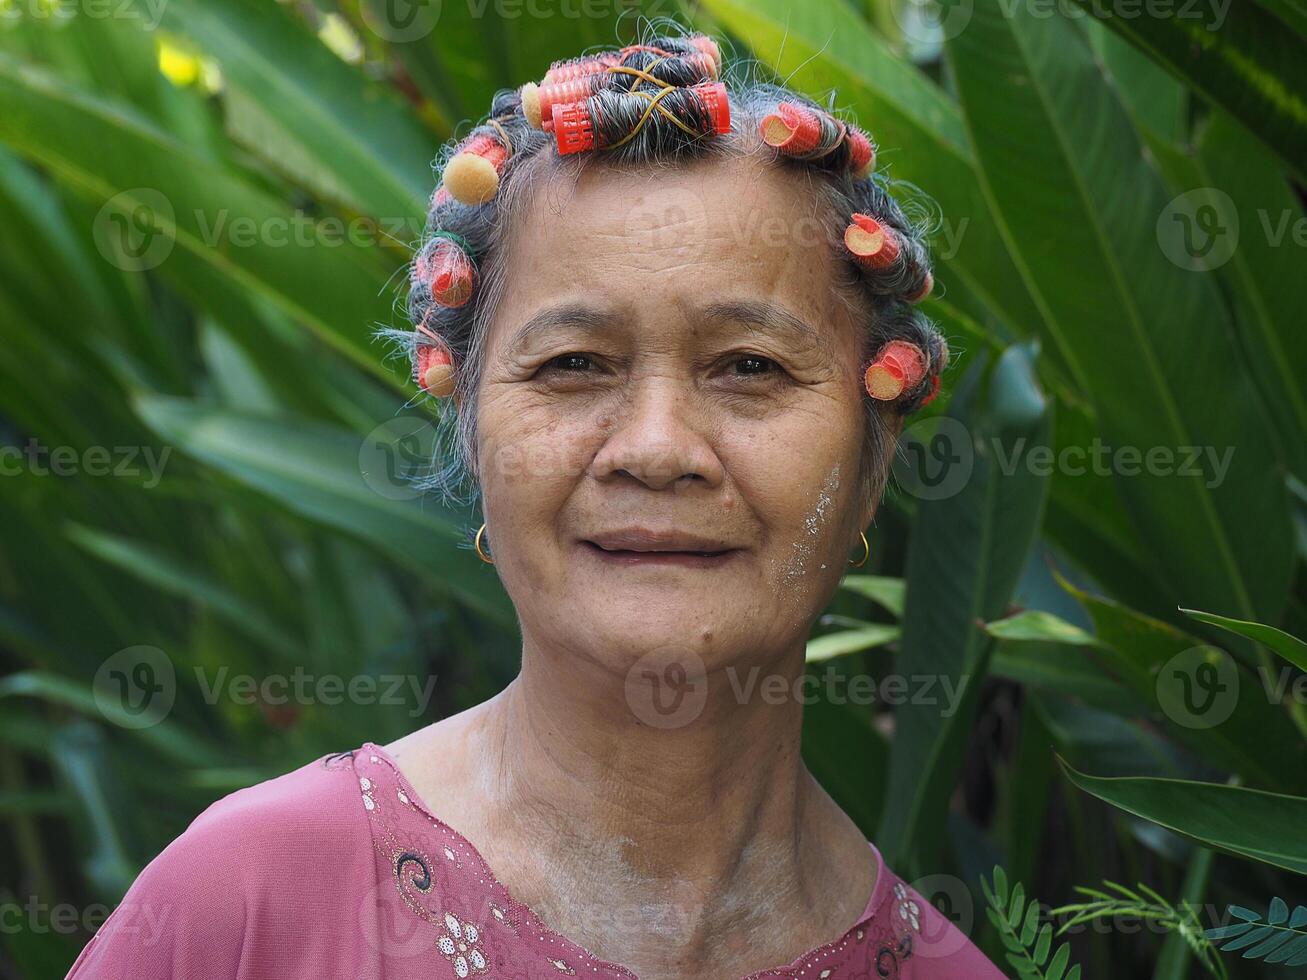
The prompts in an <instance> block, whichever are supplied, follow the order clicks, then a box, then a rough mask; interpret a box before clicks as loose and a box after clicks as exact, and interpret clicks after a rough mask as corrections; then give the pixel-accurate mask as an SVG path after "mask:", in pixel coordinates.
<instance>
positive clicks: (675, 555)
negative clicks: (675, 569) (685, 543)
mask: <svg viewBox="0 0 1307 980" xmlns="http://www.w3.org/2000/svg"><path fill="white" fill-rule="evenodd" d="M581 543H582V544H583V545H584V546H585V548H586V549H587V550H588V551H590V552H592V553H593V554H595V555H597V556H598V557H600V558H602V559H605V560H608V561H618V562H624V563H627V564H693V565H707V564H716V563H718V562H721V561H724V560H725V559H727V558H729V557H730V556H731V555H734V554H735V553H736V552H737V551H738V550H739V549H737V548H727V549H725V550H723V551H634V550H630V549H625V548H604V547H602V546H601V545H597V544H595V543H594V542H593V541H582V542H581Z"/></svg>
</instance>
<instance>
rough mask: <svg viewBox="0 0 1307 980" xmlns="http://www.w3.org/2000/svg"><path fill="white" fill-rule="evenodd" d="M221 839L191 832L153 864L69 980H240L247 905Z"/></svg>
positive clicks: (201, 829) (200, 830)
mask: <svg viewBox="0 0 1307 980" xmlns="http://www.w3.org/2000/svg"><path fill="white" fill-rule="evenodd" d="M216 836H217V835H215V834H213V833H212V832H211V831H210V830H209V828H208V827H205V826H197V825H196V824H192V826H191V828H190V829H189V830H187V831H186V832H185V833H184V834H182V835H181V836H180V837H178V838H177V839H176V840H175V841H173V842H172V843H171V844H169V845H168V846H167V847H166V848H165V849H164V850H163V851H162V852H161V853H160V854H159V855H158V857H156V858H155V859H154V860H153V861H151V862H150V864H149V865H148V866H147V867H146V868H145V870H144V871H142V872H141V874H140V876H139V877H137V879H136V881H135V882H134V883H133V884H132V886H131V888H130V889H128V891H127V894H126V895H125V896H124V897H123V900H122V902H121V903H119V905H118V907H117V908H115V909H114V911H113V913H112V914H111V915H110V916H109V917H108V918H107V919H106V920H105V921H104V923H103V924H102V925H101V926H100V929H99V931H97V932H96V934H95V935H94V936H93V937H92V938H91V941H90V942H89V943H87V945H86V947H85V948H84V949H83V950H82V952H81V955H80V956H78V958H77V960H76V962H75V963H73V967H72V970H71V971H70V972H69V974H68V978H67V980H200V978H203V980H237V978H238V977H239V976H240V972H241V958H242V948H243V946H244V935H245V898H244V895H243V894H242V889H241V888H240V884H239V883H240V881H241V875H240V874H239V873H234V872H236V869H233V868H230V867H225V866H224V865H225V864H228V863H231V859H230V858H226V859H224V855H223V854H222V853H221V852H220V851H219V849H218V847H217V846H215V845H216V844H217V843H218V841H217V840H216ZM239 851H240V848H239V847H235V848H228V853H232V852H235V853H239Z"/></svg>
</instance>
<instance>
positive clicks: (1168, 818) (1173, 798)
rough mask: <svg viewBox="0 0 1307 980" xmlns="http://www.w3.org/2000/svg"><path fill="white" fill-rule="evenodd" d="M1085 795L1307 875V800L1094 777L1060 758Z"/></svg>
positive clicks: (1171, 781)
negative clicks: (1304, 830) (1303, 830)
mask: <svg viewBox="0 0 1307 980" xmlns="http://www.w3.org/2000/svg"><path fill="white" fill-rule="evenodd" d="M1062 767H1063V769H1064V770H1065V771H1066V774H1067V778H1068V779H1070V780H1071V782H1072V783H1074V784H1075V785H1076V786H1078V787H1080V788H1081V789H1082V790H1084V791H1085V792H1086V793H1089V794H1091V795H1093V796H1096V797H1098V798H1099V799H1100V800H1103V801H1105V802H1107V803H1110V804H1112V805H1113V806H1115V807H1117V808H1118V809H1121V810H1124V811H1126V812H1127V813H1133V814H1135V815H1136V816H1139V817H1142V818H1144V819H1145V820H1150V821H1152V822H1153V823H1156V824H1158V825H1159V826H1162V827H1165V828H1166V829H1168V830H1171V831H1173V832H1175V833H1177V834H1180V835H1181V836H1183V837H1187V838H1189V839H1190V840H1193V841H1195V842H1197V843H1199V844H1201V845H1203V846H1204V847H1212V848H1216V849H1217V850H1220V851H1225V852H1226V853H1228V854H1234V855H1237V856H1239V857H1243V858H1249V859H1252V860H1256V861H1262V862H1265V863H1266V864H1270V865H1273V866H1275V867H1277V868H1284V869H1286V870H1288V871H1294V872H1297V873H1298V874H1307V836H1305V835H1304V834H1303V833H1302V828H1303V827H1307V799H1304V798H1302V797H1298V796H1287V795H1284V794H1281V793H1267V792H1263V791H1261V790H1254V789H1245V788H1244V787H1241V786H1225V785H1220V784H1215V783H1200V782H1192V781H1188V780H1182V779H1155V778H1151V777H1142V776H1125V777H1117V778H1110V777H1101V776H1090V775H1086V774H1085V773H1081V772H1078V771H1076V770H1075V769H1073V768H1071V766H1069V765H1067V764H1066V762H1064V761H1063V762H1062Z"/></svg>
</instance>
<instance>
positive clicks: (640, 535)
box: [584, 528, 736, 557]
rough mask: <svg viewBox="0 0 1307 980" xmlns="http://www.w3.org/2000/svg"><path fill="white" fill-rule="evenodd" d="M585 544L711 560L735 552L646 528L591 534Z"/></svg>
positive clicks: (692, 536) (699, 538)
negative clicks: (710, 558)
mask: <svg viewBox="0 0 1307 980" xmlns="http://www.w3.org/2000/svg"><path fill="white" fill-rule="evenodd" d="M584 540H585V543H586V544H590V545H594V546H595V547H597V548H599V549H601V550H603V551H609V552H625V553H632V552H634V553H638V554H647V555H657V554H689V555H697V556H699V557H715V556H717V555H721V554H725V553H726V552H729V551H734V550H736V549H735V548H733V547H732V546H731V545H730V543H729V542H725V541H722V540H720V539H718V538H711V537H707V536H703V535H697V534H689V533H686V532H683V531H654V530H650V529H648V528H626V529H624V530H621V531H608V532H604V533H602V534H595V535H591V536H590V537H589V538H586V539H584Z"/></svg>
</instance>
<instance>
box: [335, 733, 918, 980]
mask: <svg viewBox="0 0 1307 980" xmlns="http://www.w3.org/2000/svg"><path fill="white" fill-rule="evenodd" d="M359 756H363V757H365V758H367V759H368V760H369V761H370V762H371V763H374V764H376V763H381V764H384V766H385V769H386V771H388V773H389V774H390V776H391V778H392V779H393V780H394V782H395V794H393V795H394V796H395V797H396V798H397V799H398V801H399V802H400V803H401V804H403V805H405V806H407V807H409V808H411V809H412V810H413V811H414V812H416V813H417V814H419V815H421V816H422V817H425V818H426V819H427V820H428V821H430V823H431V824H432V826H434V827H436V828H437V829H438V830H440V831H441V832H443V833H444V834H446V835H447V836H448V837H449V838H451V840H452V841H453V842H454V843H455V844H456V845H457V846H458V848H459V849H460V850H462V851H463V852H464V853H465V856H466V857H467V859H469V860H470V861H471V862H472V863H473V864H474V865H475V866H476V868H477V870H478V872H479V874H478V877H479V878H480V880H481V882H482V883H483V884H484V885H485V886H486V887H487V889H488V890H489V891H490V892H491V893H492V894H494V896H495V897H496V898H500V899H502V900H503V902H504V903H505V904H506V905H507V907H508V908H511V909H513V910H515V911H516V912H518V913H519V914H520V915H522V916H523V917H524V918H525V919H526V920H527V923H526V924H528V925H529V926H530V928H531V930H532V931H533V932H534V933H536V935H537V936H538V937H540V938H543V939H545V940H546V941H548V942H550V943H552V944H555V945H557V946H558V947H560V949H562V950H563V951H565V952H567V953H569V955H570V957H571V958H572V959H573V960H574V961H575V960H582V961H584V965H585V966H586V969H587V972H590V973H594V972H596V971H608V972H609V973H611V974H612V975H613V976H619V977H624V978H626V980H640V978H639V977H638V976H637V975H636V974H635V973H634V972H632V971H631V970H630V969H628V968H627V967H624V966H622V965H621V964H619V963H613V962H610V961H608V960H603V959H600V958H599V957H597V956H595V955H594V954H593V953H591V952H590V951H589V950H588V949H587V948H586V947H584V946H583V945H581V944H580V943H578V942H576V941H575V940H573V939H570V938H568V937H567V936H565V935H563V934H562V933H560V932H557V931H556V930H554V929H552V928H551V927H550V926H549V925H547V924H546V923H545V922H544V920H542V919H541V918H540V916H539V915H537V914H536V912H535V910H534V909H532V908H531V907H530V906H529V905H526V904H524V903H522V902H519V901H517V900H516V899H515V898H514V897H513V896H512V893H511V892H510V891H509V890H508V888H507V887H506V886H505V885H504V884H503V883H502V882H501V881H500V880H499V878H498V877H497V876H496V875H495V873H494V870H493V869H492V868H491V867H490V865H489V863H488V862H487V861H486V860H485V858H484V857H483V856H482V854H481V852H480V851H479V850H478V849H477V847H476V845H475V844H473V843H472V842H471V841H470V840H468V838H466V837H465V836H463V834H461V833H459V832H458V831H457V830H455V829H454V828H453V827H451V826H450V825H449V824H447V823H446V822H445V821H443V820H441V819H440V818H439V817H437V816H436V815H435V814H434V813H432V812H431V809H430V807H428V806H427V804H426V801H425V800H423V799H422V796H421V794H419V793H418V792H417V790H416V789H415V788H414V787H413V785H412V784H411V783H410V782H409V780H408V777H407V776H405V775H404V772H403V770H401V769H400V768H399V765H398V763H397V762H396V761H395V759H394V758H393V757H392V756H391V755H390V754H389V753H388V752H386V750H385V749H383V748H381V746H379V745H377V744H376V743H374V742H364V743H363V745H362V747H360V748H359V749H356V750H355V751H353V752H348V753H340V754H339V755H338V756H336V757H334V758H341V757H350V767H351V770H352V771H353V773H354V775H355V776H356V777H357V778H358V779H359V783H360V787H361V791H362V805H363V807H364V809H365V810H367V811H368V814H369V816H372V815H373V814H374V813H375V810H376V807H377V802H376V800H375V799H374V794H375V793H376V789H375V786H374V784H373V783H372V780H371V779H370V778H369V777H367V776H364V775H363V774H362V773H360V772H359V771H358V770H359V758H358V757H359ZM327 761H330V757H329V759H328V760H327ZM867 844H868V846H870V847H871V849H872V853H873V854H874V855H875V859H876V881H875V884H874V885H873V886H872V892H871V895H870V897H869V898H868V900H867V905H866V908H864V909H863V911H862V914H861V915H860V916H859V917H858V919H857V921H856V922H854V923H853V925H852V926H850V927H849V928H848V929H847V930H846V931H845V932H844V933H843V934H842V935H841V936H840V937H838V938H837V939H833V940H831V941H830V942H827V943H823V944H822V945H820V946H817V947H815V948H813V949H811V950H809V951H808V952H806V953H802V954H800V955H799V956H798V957H797V958H796V959H794V960H792V961H791V962H790V963H787V964H785V965H784V966H773V967H768V968H766V969H764V970H759V971H756V972H754V973H750V974H748V976H746V977H742V978H741V980H765V978H768V977H781V976H787V975H790V974H791V973H792V972H793V971H799V970H802V971H806V970H807V969H809V968H811V969H814V970H815V969H816V968H817V967H818V966H819V965H820V961H821V960H823V959H824V958H825V957H827V956H829V955H831V954H833V953H835V952H838V951H839V950H841V949H843V948H844V947H846V946H847V945H848V944H849V943H850V942H854V941H856V942H861V941H863V940H864V938H865V937H866V934H867V933H868V932H869V931H870V929H871V926H872V924H873V920H874V919H875V918H876V916H877V914H878V913H879V912H880V910H881V907H882V906H883V905H884V904H885V902H886V899H887V898H888V896H889V894H890V891H891V887H890V883H889V881H888V878H889V872H888V869H887V868H886V867H885V861H884V858H883V857H882V856H881V853H880V849H879V848H877V847H876V845H875V844H874V843H873V842H871V841H868V842H867ZM406 856H407V857H412V855H406ZM446 857H448V858H450V859H451V860H454V856H452V855H451V853H450V852H449V849H448V848H446ZM417 863H418V864H419V865H421V866H422V867H423V868H424V869H427V866H426V865H425V864H424V863H423V861H422V860H418V861H417ZM427 873H428V875H429V874H430V872H429V870H427ZM428 883H429V881H428ZM896 894H897V892H896ZM899 897H900V900H902V896H899ZM489 906H490V909H491V911H492V913H493V914H494V915H495V916H496V918H498V919H499V920H500V921H501V922H504V921H505V919H504V909H503V908H501V906H499V905H498V904H496V903H494V902H491V903H489ZM445 919H446V920H449V919H454V917H453V916H450V915H448V914H446V915H445ZM443 925H444V928H445V929H446V930H447V931H448V932H450V933H452V932H456V931H457V927H458V920H457V919H454V924H453V925H451V924H450V923H449V922H448V921H446V922H444V923H443ZM442 938H443V937H442ZM473 945H474V946H475V944H473ZM909 948H910V947H909ZM441 950H442V952H443V951H444V945H442V946H441ZM451 953H452V951H451ZM451 953H447V955H451ZM478 955H479V953H478ZM451 959H452V955H451ZM550 962H551V964H552V965H553V966H554V967H555V968H556V969H558V970H559V971H560V973H572V972H574V971H572V970H571V969H570V968H568V967H567V966H566V964H565V962H564V961H563V960H562V959H559V960H558V961H556V962H555V961H552V960H551V961H550ZM456 972H458V975H459V976H460V977H461V976H466V975H467V974H466V973H463V972H459V971H456ZM474 972H477V973H480V972H481V970H480V969H477V970H475V971H474ZM829 974H830V971H829V970H827V971H825V972H823V973H820V974H818V975H819V976H827V975H829Z"/></svg>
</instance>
